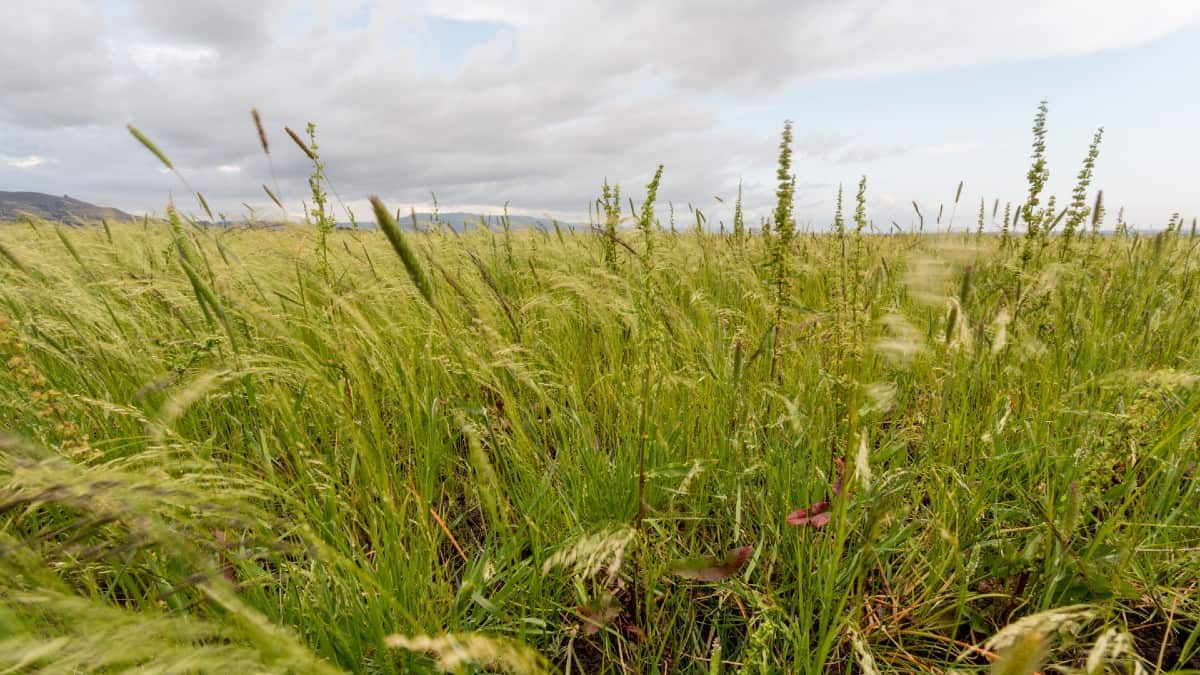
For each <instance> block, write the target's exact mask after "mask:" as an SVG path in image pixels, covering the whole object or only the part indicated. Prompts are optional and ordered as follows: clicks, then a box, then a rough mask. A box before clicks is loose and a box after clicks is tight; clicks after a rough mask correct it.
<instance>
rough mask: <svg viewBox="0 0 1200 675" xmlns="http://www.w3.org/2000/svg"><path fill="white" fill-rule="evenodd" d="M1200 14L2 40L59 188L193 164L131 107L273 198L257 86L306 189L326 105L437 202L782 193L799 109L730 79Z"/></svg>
mask: <svg viewBox="0 0 1200 675" xmlns="http://www.w3.org/2000/svg"><path fill="white" fill-rule="evenodd" d="M18 4H20V5H21V6H20V7H18ZM431 17H433V18H431ZM1198 18H1200V3H1192V2H1169V1H1167V0H1144V1H1143V2H1141V3H1137V4H1136V5H1135V4H1132V3H1125V2H1115V1H1113V2H1098V1H1096V0H1092V1H1089V2H1084V1H1083V0H1059V1H1058V2H1053V3H1049V2H1042V1H1034V0H1014V1H1013V2H1007V3H963V2H960V1H959V0H927V1H926V2H922V3H919V4H916V3H912V2H911V0H843V1H842V2H836V3H834V2H825V1H824V0H746V1H745V2H744V3H742V4H740V5H739V6H738V8H737V12H736V13H731V11H730V9H729V5H728V3H725V2H717V0H662V1H660V2H653V3H646V2H634V1H633V0H595V1H591V2H565V3H564V2H550V1H549V0H528V1H526V2H501V1H500V0H436V1H434V0H428V2H427V4H424V5H422V4H421V2H413V3H388V2H383V0H372V1H368V2H363V3H358V4H355V5H353V6H351V5H348V4H347V5H343V4H342V3H332V2H325V3H315V4H313V3H306V2H300V1H299V0H270V1H268V2H254V3H245V2H241V1H240V0H211V1H205V2H198V1H195V2H192V1H184V0H180V1H179V2H160V1H158V0H128V1H126V2H115V1H113V0H108V1H105V2H86V1H83V0H79V1H76V0H58V1H55V2H49V3H38V4H35V5H30V6H28V7H26V6H25V4H24V3H16V2H3V0H0V62H2V63H4V64H6V65H7V64H18V65H19V67H5V68H3V69H0V89H2V90H3V91H4V92H5V94H4V96H3V97H0V138H4V139H8V138H20V139H22V143H23V146H22V147H21V148H16V149H10V151H11V152H17V153H21V154H28V156H30V157H33V156H37V157H42V156H53V157H59V158H62V161H63V167H68V166H69V167H70V171H69V172H65V171H64V172H62V173H63V174H64V175H62V176H59V177H58V178H59V179H60V180H62V181H66V183H65V184H63V185H62V186H61V188H62V189H58V188H56V189H54V190H52V191H54V192H62V191H63V190H64V189H65V190H67V191H69V192H71V193H72V194H84V193H86V192H87V191H89V190H90V191H93V192H96V193H99V194H104V195H109V196H111V197H112V198H114V199H119V200H121V202H120V203H119V204H118V205H121V206H126V207H128V208H131V209H136V208H153V206H154V205H155V204H157V203H161V201H162V200H163V199H164V195H165V194H166V193H167V192H168V191H169V190H176V191H177V190H178V185H177V184H176V183H175V182H174V178H173V177H171V176H169V175H161V174H159V172H158V171H157V168H158V167H157V165H156V160H155V159H154V158H153V157H151V156H149V155H148V154H147V153H145V152H144V151H143V149H141V148H140V147H138V146H137V144H136V143H134V142H132V141H131V139H129V138H128V136H127V134H126V133H125V131H124V124H125V123H126V122H133V123H135V124H137V125H138V127H139V128H141V129H142V130H143V131H144V132H146V133H147V134H149V135H150V136H151V137H152V138H153V139H154V140H155V141H156V142H157V143H158V144H159V145H160V146H161V147H162V148H163V149H164V150H165V151H166V153H167V154H168V155H169V156H170V157H171V159H172V161H173V162H174V163H175V164H176V165H177V166H179V167H180V168H181V170H182V171H183V172H184V173H185V174H188V173H189V172H195V173H197V174H199V173H200V172H203V171H212V168H213V167H217V169H216V172H217V173H219V174H221V175H222V177H221V178H220V179H219V180H215V182H216V183H217V184H216V185H212V186H208V185H198V187H200V188H201V189H202V190H204V192H205V195H206V197H207V198H208V199H209V201H210V202H214V204H215V203H216V202H223V206H222V208H227V210H229V211H231V212H232V211H236V210H237V209H238V208H240V207H238V203H239V202H241V201H247V202H249V203H251V204H253V205H255V206H262V207H263V208H264V209H266V208H268V207H269V202H268V200H267V198H266V197H265V195H262V193H261V189H260V188H259V187H258V185H259V183H260V182H262V180H260V179H261V177H263V176H266V175H269V174H268V166H267V162H266V158H264V157H263V156H262V155H261V152H259V150H258V145H257V139H256V136H255V132H254V129H253V126H252V125H251V123H250V119H249V114H248V111H249V109H250V108H251V107H252V106H257V107H258V108H259V109H260V110H261V111H262V113H263V116H264V122H265V123H266V125H267V129H268V133H269V135H270V139H271V141H272V151H273V153H274V155H273V159H274V163H275V168H276V169H277V172H278V176H279V181H280V190H281V192H282V193H283V194H282V197H284V198H285V199H286V200H287V201H289V203H290V204H292V205H298V203H299V201H300V200H301V199H303V198H304V196H305V194H306V192H307V175H308V173H309V171H310V168H309V166H308V162H307V159H306V158H305V157H303V156H302V155H301V154H300V153H299V152H298V150H297V149H296V148H295V147H293V146H292V144H291V143H290V142H289V141H288V139H286V138H284V137H283V136H282V133H281V131H282V127H283V125H284V124H287V125H290V126H292V127H293V128H297V129H301V128H303V126H304V123H305V122H306V121H308V120H314V121H316V122H317V123H318V126H317V133H318V142H319V144H320V152H321V156H322V158H323V160H324V161H325V163H326V166H327V170H328V172H329V175H330V176H331V177H332V178H333V180H334V182H335V185H336V187H337V188H338V190H339V192H340V193H341V194H343V196H345V197H346V198H347V199H357V198H359V197H361V196H362V195H365V194H371V193H378V194H380V195H382V196H384V197H385V198H387V199H388V200H389V201H394V202H397V203H422V202H427V201H428V199H429V190H431V189H433V190H436V191H438V192H439V198H441V199H443V201H444V203H445V205H446V206H447V207H453V206H454V205H456V204H458V205H486V204H493V205H496V204H500V203H503V201H504V200H506V199H507V200H511V201H512V203H513V205H514V208H530V209H535V210H536V209H545V210H548V211H551V212H554V213H562V214H574V215H575V216H578V215H579V214H580V213H581V212H582V211H583V210H584V209H585V208H586V206H585V205H586V203H587V201H588V200H589V199H590V198H591V197H592V196H593V195H594V194H595V192H596V187H597V185H598V183H599V182H600V180H602V179H603V178H605V177H608V179H609V180H610V181H612V182H617V181H619V182H621V183H622V184H623V185H624V186H626V188H627V190H626V193H627V194H631V196H634V197H635V198H636V197H637V192H638V190H639V189H640V186H641V185H644V183H645V182H646V180H647V179H648V178H649V176H650V175H651V174H652V173H653V170H654V167H655V166H656V165H657V164H658V163H659V162H662V163H665V164H666V165H667V172H666V177H665V179H664V183H663V189H662V192H661V195H662V196H663V198H664V200H673V201H675V202H676V203H678V204H681V205H682V204H684V203H687V202H688V201H689V200H692V199H697V198H700V197H703V198H704V199H707V197H706V196H707V195H712V194H714V193H716V194H720V195H723V196H725V197H730V196H731V195H732V194H733V193H734V192H735V191H736V186H737V182H738V179H739V178H744V179H745V191H746V199H747V203H748V204H749V203H752V202H754V201H755V200H758V201H761V202H764V203H766V202H769V201H770V200H771V198H772V194H773V189H774V186H773V185H772V184H771V180H772V178H773V174H772V172H771V167H772V165H773V161H774V158H775V156H776V147H775V146H776V143H777V136H776V135H777V132H778V129H777V128H775V124H774V122H771V123H770V126H764V125H763V124H758V125H741V124H735V123H731V122H730V117H731V116H730V115H729V112H728V111H729V109H730V107H731V105H730V101H736V100H743V101H747V103H748V104H756V103H759V102H762V101H770V100H771V97H772V96H775V95H778V94H779V93H780V92H783V91H786V90H787V88H788V87H790V86H793V85H794V84H795V83H797V82H800V81H805V80H813V79H818V78H857V77H870V76H878V75H884V74H894V73H914V72H925V71H929V70H938V69H947V68H958V67H963V66H969V65H972V64H982V63H994V62H1003V61H1013V60H1027V59H1039V58H1046V57H1052V56H1062V55H1073V54H1082V53H1088V52H1092V51H1097V50H1102V49H1110V48H1115V47H1121V46H1126V45H1130V44H1137V43H1141V42H1145V41H1148V40H1152V39H1154V38H1156V37H1158V36H1161V35H1164V34H1166V33H1167V32H1169V31H1171V30H1173V29H1175V28H1177V27H1179V26H1182V25H1186V24H1189V23H1192V22H1195V21H1196V20H1197V19H1198ZM471 22H474V23H475V24H480V25H484V24H486V25H487V26H488V27H489V32H488V35H489V36H490V37H488V38H487V39H485V40H483V41H482V42H476V43H473V44H470V45H469V46H467V47H465V51H464V52H463V53H462V54H461V60H460V61H459V62H456V63H455V64H454V67H453V68H451V69H446V68H433V67H431V66H430V63H429V57H428V52H429V50H430V48H431V46H436V45H437V44H457V42H454V40H465V39H466V38H465V37H464V36H466V35H467V33H466V31H467V30H468V29H469V28H470V26H468V25H466V24H469V23H471ZM476 27H478V26H476ZM455 31H463V33H462V34H458V33H456V32H455ZM452 38H453V39H452ZM47 45H55V46H56V47H54V48H48V47H47ZM62 45H69V46H70V48H60V46H62ZM818 104H819V102H818ZM768 108H769V106H768ZM897 141H898V142H896V143H879V142H875V141H872V140H870V139H863V138H859V137H857V136H855V135H854V130H847V129H825V130H819V129H818V130H816V132H815V133H812V134H807V135H802V136H800V137H799V138H798V139H797V145H796V147H797V156H798V157H799V158H803V159H805V160H807V161H808V162H810V164H816V165H820V166H822V167H824V166H825V165H831V166H833V167H834V169H833V170H837V169H836V167H837V166H838V165H848V164H854V165H861V164H864V163H871V162H876V161H881V160H885V159H888V158H893V157H898V156H903V155H909V154H913V153H922V154H944V153H947V152H963V151H964V150H963V149H962V148H954V147H952V145H953V144H951V143H949V142H947V143H946V144H943V145H941V146H938V145H937V144H933V145H927V146H922V145H919V144H918V143H916V142H909V141H908V140H907V139H897ZM230 167H237V168H238V169H239V170H240V173H239V171H231V170H227V169H229V168H230ZM209 175H210V176H213V177H214V178H216V176H215V174H212V173H210V174H209ZM235 176H236V177H238V179H237V180H234V177H235ZM802 178H804V177H803V176H802ZM811 178H813V179H819V182H820V183H822V184H826V183H829V184H833V183H836V182H837V179H835V178H834V177H833V176H824V175H821V176H812V177H811ZM242 183H245V185H242ZM85 187H86V189H85ZM291 210H292V212H293V213H298V212H299V211H300V210H299V209H298V208H292V209H291Z"/></svg>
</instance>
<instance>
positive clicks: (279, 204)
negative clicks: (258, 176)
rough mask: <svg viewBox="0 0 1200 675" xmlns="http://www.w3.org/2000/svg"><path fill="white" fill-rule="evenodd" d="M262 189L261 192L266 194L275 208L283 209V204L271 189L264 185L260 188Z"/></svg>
mask: <svg viewBox="0 0 1200 675" xmlns="http://www.w3.org/2000/svg"><path fill="white" fill-rule="evenodd" d="M262 189H263V192H265V193H267V196H268V197H270V198H271V201H273V202H275V206H278V207H279V208H280V209H283V202H281V201H279V197H276V196H275V193H274V192H271V188H269V187H267V186H266V185H265V184H264V185H263V186H262Z"/></svg>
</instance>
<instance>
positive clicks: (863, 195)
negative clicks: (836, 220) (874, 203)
mask: <svg viewBox="0 0 1200 675" xmlns="http://www.w3.org/2000/svg"><path fill="white" fill-rule="evenodd" d="M866 227H867V177H866V176H865V175H864V176H863V177H862V178H860V179H859V181H858V194H857V195H855V197H854V231H855V233H857V234H862V231H863V230H864V229H866Z"/></svg>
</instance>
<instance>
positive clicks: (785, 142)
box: [774, 120, 796, 263]
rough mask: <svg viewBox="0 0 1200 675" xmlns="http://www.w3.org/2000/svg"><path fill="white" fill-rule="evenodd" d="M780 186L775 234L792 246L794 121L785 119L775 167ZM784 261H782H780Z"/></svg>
mask: <svg viewBox="0 0 1200 675" xmlns="http://www.w3.org/2000/svg"><path fill="white" fill-rule="evenodd" d="M775 178H776V180H777V181H778V182H779V186H778V187H777V188H776V189H775V218H774V225H775V234H776V235H777V236H778V238H779V240H780V241H781V242H782V245H783V246H785V247H786V246H790V245H791V242H792V237H793V236H795V233H796V222H795V220H794V219H793V218H792V209H793V208H794V200H795V186H796V183H795V181H794V180H793V177H792V121H791V120H784V122H783V134H782V137H781V138H780V139H779V162H778V165H777V166H776V169H775ZM780 262H781V263H782V261H780Z"/></svg>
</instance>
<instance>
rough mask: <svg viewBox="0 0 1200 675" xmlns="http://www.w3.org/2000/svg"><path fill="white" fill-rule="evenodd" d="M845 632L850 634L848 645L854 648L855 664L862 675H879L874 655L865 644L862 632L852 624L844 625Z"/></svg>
mask: <svg viewBox="0 0 1200 675" xmlns="http://www.w3.org/2000/svg"><path fill="white" fill-rule="evenodd" d="M846 632H847V634H849V636H850V646H851V647H853V648H854V658H855V661H856V663H855V665H857V666H858V668H859V671H860V672H862V675H881V671H880V670H879V666H878V664H877V663H876V662H875V656H874V655H873V654H872V653H871V648H870V647H869V646H868V645H867V641H866V639H865V638H864V637H863V634H862V632H861V631H859V630H858V629H857V628H855V627H854V625H853V624H848V625H847V626H846Z"/></svg>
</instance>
